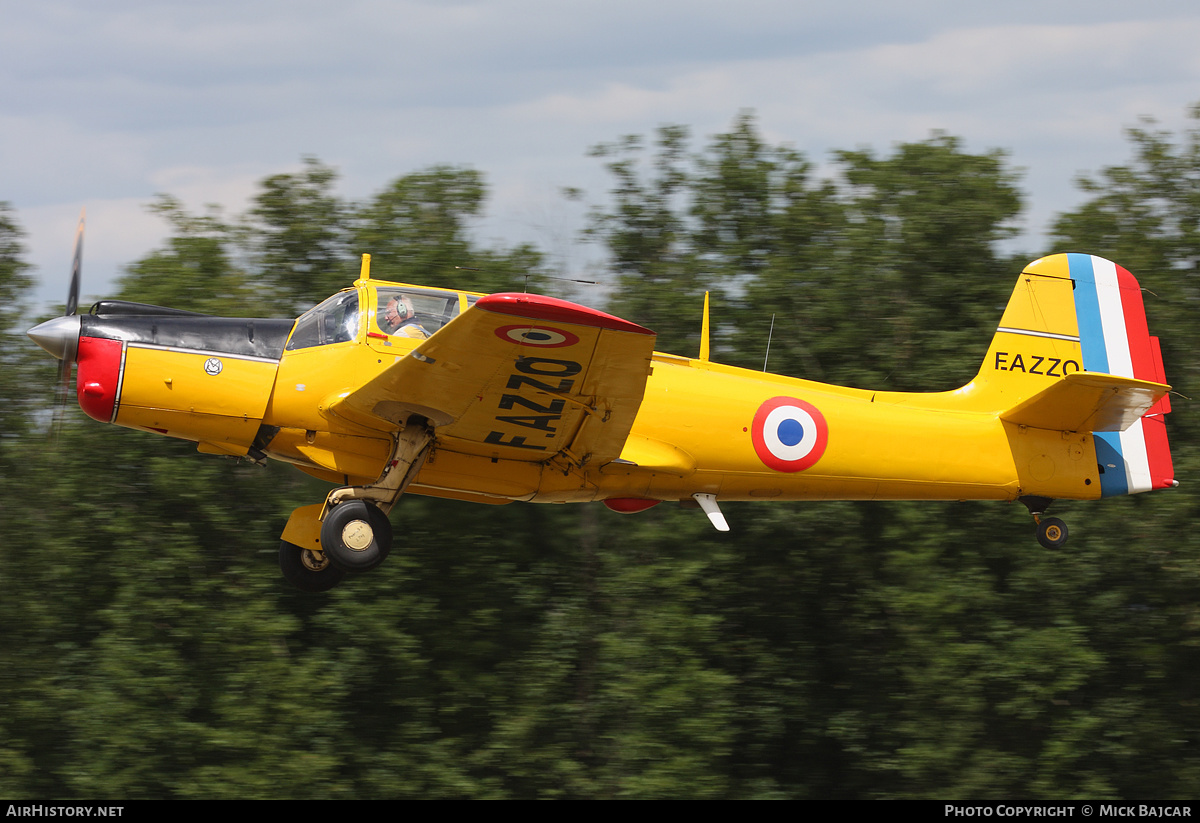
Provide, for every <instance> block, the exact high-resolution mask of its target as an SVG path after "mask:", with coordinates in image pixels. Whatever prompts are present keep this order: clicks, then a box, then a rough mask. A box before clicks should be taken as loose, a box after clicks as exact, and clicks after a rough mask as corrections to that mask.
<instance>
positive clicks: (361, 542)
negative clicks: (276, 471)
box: [279, 418, 433, 592]
mask: <svg viewBox="0 0 1200 823" xmlns="http://www.w3.org/2000/svg"><path fill="white" fill-rule="evenodd" d="M394 438H395V444H394V446H393V448H392V456H391V459H390V460H388V463H387V466H386V467H385V468H384V470H383V474H382V475H380V477H379V479H378V480H376V481H375V482H374V483H371V484H369V485H366V486H343V487H342V488H340V489H334V490H333V491H331V492H330V493H329V495H328V496H327V497H326V498H325V503H324V504H319V503H315V504H313V505H311V506H302V507H300V508H299V509H296V510H295V511H294V512H292V516H291V517H290V518H289V519H288V524H287V526H286V527H284V530H283V543H282V544H280V546H279V568H280V569H281V570H282V571H283V576H284V577H285V578H286V579H287V580H288V582H289V583H291V584H292V585H294V586H296V587H297V588H299V589H301V590H303V591H307V592H323V591H328V590H329V589H332V588H333V587H334V586H336V585H337V584H338V583H340V582H341V580H342V578H343V577H344V576H345V575H346V573H347V572H365V571H370V570H371V569H373V568H375V567H376V566H378V565H379V564H380V563H382V562H383V561H384V559H385V558H387V556H388V554H389V553H390V552H391V550H392V524H391V521H389V520H388V516H387V513H388V512H389V511H391V509H392V506H394V505H395V504H396V501H397V500H398V499H399V498H400V495H402V494H404V490H405V489H406V488H408V485H409V484H410V483H411V482H412V480H413V478H414V477H416V475H417V472H418V471H420V469H421V466H422V465H423V464H424V463H425V459H426V457H427V456H428V454H429V449H430V447H431V446H432V445H433V429H432V428H431V427H430V426H429V424H428V421H426V420H425V419H424V418H410V419H409V420H408V422H407V423H406V424H405V425H404V426H403V427H402V428H401V429H400V430H399V431H398V432H396V434H395V435H394Z"/></svg>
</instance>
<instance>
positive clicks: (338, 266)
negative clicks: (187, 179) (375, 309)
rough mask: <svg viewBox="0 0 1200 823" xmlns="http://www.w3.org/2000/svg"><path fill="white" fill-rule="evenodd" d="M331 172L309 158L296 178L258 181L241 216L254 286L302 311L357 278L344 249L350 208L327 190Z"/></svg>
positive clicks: (333, 179)
mask: <svg viewBox="0 0 1200 823" xmlns="http://www.w3.org/2000/svg"><path fill="white" fill-rule="evenodd" d="M336 181H337V172H336V171H335V170H334V169H332V168H330V167H329V166H326V165H323V164H322V163H321V162H320V161H318V160H317V159H316V158H313V157H306V158H305V159H304V169H303V171H301V172H298V173H296V174H276V175H272V176H270V177H268V178H266V179H264V180H263V181H262V182H261V183H260V184H259V186H260V190H259V192H258V194H256V195H255V197H254V206H253V208H251V209H250V212H249V214H248V215H247V223H248V232H249V235H250V238H251V245H252V246H253V247H254V248H255V251H256V257H255V266H256V268H257V269H258V270H259V271H260V272H261V278H260V279H259V282H265V283H270V284H272V285H273V286H275V287H276V288H277V289H278V290H279V291H281V292H282V293H283V294H286V295H289V296H290V297H291V299H292V300H293V306H291V308H292V309H294V310H295V311H297V312H299V311H303V310H304V309H306V308H309V307H310V306H312V305H313V304H315V303H319V302H321V301H322V300H324V299H325V298H326V297H328V296H329V295H331V294H333V293H334V292H336V291H338V290H339V289H344V288H345V287H346V286H348V285H349V284H350V283H352V282H353V281H354V278H355V277H357V276H358V269H357V266H356V265H355V264H356V262H357V260H356V256H355V254H354V250H353V249H351V248H350V247H349V232H350V225H349V224H350V216H351V215H350V212H351V208H350V206H349V205H348V204H346V203H344V202H343V201H342V200H341V199H340V198H339V197H338V196H337V195H336V194H334V192H333V187H334V183H335V182H336Z"/></svg>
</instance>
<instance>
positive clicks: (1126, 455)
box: [1067, 254, 1175, 497]
mask: <svg viewBox="0 0 1200 823" xmlns="http://www.w3.org/2000/svg"><path fill="white" fill-rule="evenodd" d="M1067 261H1068V265H1069V267H1070V273H1071V279H1072V280H1073V281H1075V291H1074V294H1075V315H1076V318H1077V319H1078V322H1079V345H1080V347H1081V349H1082V350H1083V368H1084V370H1085V371H1091V372H1099V373H1102V374H1115V375H1119V376H1121V377H1133V378H1136V379H1138V380H1150V381H1154V382H1157V383H1165V382H1166V380H1165V376H1164V373H1163V366H1162V354H1161V353H1160V351H1159V348H1158V339H1157V338H1152V337H1150V332H1149V329H1148V328H1147V326H1146V311H1145V307H1144V306H1143V304H1142V290H1141V287H1140V286H1139V285H1138V282H1137V279H1136V278H1134V276H1133V275H1132V274H1130V273H1129V272H1128V271H1126V270H1125V269H1123V268H1121V267H1120V266H1118V265H1116V264H1115V263H1113V262H1111V261H1109V260H1105V259H1104V258H1102V257H1096V256H1095V255H1090V254H1069V255H1067ZM1168 411H1170V404H1169V401H1167V400H1166V398H1164V399H1163V400H1162V401H1160V402H1159V403H1158V404H1157V405H1155V406H1154V407H1153V408H1152V409H1150V411H1149V412H1148V413H1147V414H1146V415H1145V416H1144V417H1142V419H1141V420H1139V421H1137V422H1136V423H1134V424H1133V425H1132V426H1130V427H1129V428H1128V429H1126V430H1125V431H1123V432H1096V433H1095V439H1096V459H1097V461H1098V462H1099V463H1100V468H1101V472H1102V473H1101V475H1100V490H1101V495H1102V496H1104V497H1110V496H1113V495H1118V494H1135V493H1137V492H1144V491H1150V490H1151V489H1161V488H1168V487H1170V486H1173V485H1175V483H1174V469H1173V468H1172V465H1171V451H1170V446H1169V445H1168V443H1167V432H1166V426H1165V425H1164V423H1163V415H1164V414H1166V413H1167V412H1168Z"/></svg>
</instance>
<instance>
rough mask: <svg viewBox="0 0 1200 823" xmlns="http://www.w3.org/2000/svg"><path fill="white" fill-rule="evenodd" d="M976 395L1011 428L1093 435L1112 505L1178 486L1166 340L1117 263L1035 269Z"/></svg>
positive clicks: (1017, 295) (1093, 260)
mask: <svg viewBox="0 0 1200 823" xmlns="http://www.w3.org/2000/svg"><path fill="white" fill-rule="evenodd" d="M1082 372H1088V373H1089V374H1088V375H1086V377H1085V376H1084V375H1083V374H1082ZM1074 374H1078V375H1079V377H1075V378H1070V379H1066V380H1064V379H1063V378H1068V377H1069V376H1070V375H1074ZM973 387H974V388H976V389H978V390H980V391H981V392H983V393H985V394H986V395H988V396H989V399H990V401H991V402H992V403H993V404H994V407H995V408H997V409H998V410H1000V412H1001V413H1000V416H1001V418H1002V419H1005V420H1009V421H1011V422H1015V423H1020V424H1022V425H1026V426H1033V427H1035V428H1046V429H1060V430H1079V429H1078V428H1076V425H1078V427H1080V428H1082V427H1085V426H1086V427H1087V428H1090V429H1092V431H1093V433H1094V435H1095V445H1096V460H1097V463H1098V464H1099V466H1100V487H1101V495H1102V496H1104V497H1108V496H1112V495H1118V494H1134V493H1136V492H1142V491H1149V490H1151V489H1161V488H1169V487H1171V486H1175V485H1177V484H1176V482H1175V480H1174V469H1173V467H1172V464H1171V451H1170V446H1169V444H1168V442H1167V430H1166V425H1165V423H1164V421H1163V416H1164V415H1165V414H1167V413H1168V412H1169V411H1170V410H1171V408H1170V400H1169V399H1168V398H1167V395H1166V391H1167V389H1168V388H1169V387H1168V386H1166V385H1165V375H1164V371H1163V365H1162V354H1161V352H1160V350H1159V346H1158V338H1156V337H1151V336H1150V333H1149V330H1148V329H1147V326H1146V314H1145V309H1144V306H1143V304H1142V293H1141V288H1140V287H1139V286H1138V282H1137V280H1136V279H1135V278H1134V276H1133V275H1132V274H1130V273H1129V272H1128V271H1126V270H1125V269H1123V268H1121V267H1120V266H1118V265H1116V264H1114V263H1112V262H1110V261H1108V260H1105V259H1103V258H1101V257H1095V256H1093V255H1088V254H1055V255H1051V256H1049V257H1043V258H1041V259H1040V260H1035V261H1034V262H1033V263H1030V264H1029V266H1027V267H1026V269H1025V271H1024V272H1022V274H1021V277H1020V279H1019V280H1018V281H1017V286H1016V288H1015V289H1014V290H1013V294H1012V297H1011V299H1010V300H1009V303H1008V307H1007V308H1006V309H1005V311H1004V316H1003V318H1002V319H1001V321H1000V326H999V328H997V329H996V336H995V337H994V338H993V339H992V344H991V346H990V347H989V348H988V353H987V358H986V359H985V360H984V363H983V367H982V368H981V369H980V372H979V375H978V376H977V377H976V379H975V382H974V384H973ZM1072 421H1074V422H1072Z"/></svg>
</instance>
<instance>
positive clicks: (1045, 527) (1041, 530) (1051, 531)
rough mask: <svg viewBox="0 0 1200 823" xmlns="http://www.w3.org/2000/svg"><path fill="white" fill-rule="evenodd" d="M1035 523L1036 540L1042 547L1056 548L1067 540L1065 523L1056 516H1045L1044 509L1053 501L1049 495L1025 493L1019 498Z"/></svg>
mask: <svg viewBox="0 0 1200 823" xmlns="http://www.w3.org/2000/svg"><path fill="white" fill-rule="evenodd" d="M1019 499H1020V501H1021V502H1022V503H1024V504H1025V506H1026V508H1028V509H1029V513H1030V514H1031V515H1033V522H1034V523H1036V524H1037V531H1036V532H1035V534H1036V535H1037V542H1038V543H1040V544H1041V546H1042V548H1044V549H1057V548H1058V547H1060V546H1062V545H1063V544H1064V543H1066V542H1067V524H1066V523H1064V522H1063V521H1062V520H1060V519H1058V518H1057V517H1046V509H1047V508H1049V506H1050V504H1051V503H1053V502H1054V501H1053V500H1051V499H1050V498H1049V497H1034V496H1032V495H1026V496H1025V497H1021V498H1019Z"/></svg>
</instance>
